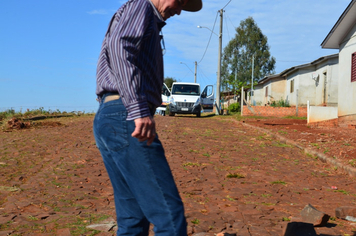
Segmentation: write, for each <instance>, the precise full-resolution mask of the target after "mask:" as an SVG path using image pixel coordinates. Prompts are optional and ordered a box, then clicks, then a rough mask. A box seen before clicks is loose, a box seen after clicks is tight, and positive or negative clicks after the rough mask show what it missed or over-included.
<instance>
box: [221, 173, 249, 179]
mask: <svg viewBox="0 0 356 236" xmlns="http://www.w3.org/2000/svg"><path fill="white" fill-rule="evenodd" d="M226 178H228V179H232V178H236V179H242V178H245V176H244V175H243V174H239V173H233V174H227V175H226Z"/></svg>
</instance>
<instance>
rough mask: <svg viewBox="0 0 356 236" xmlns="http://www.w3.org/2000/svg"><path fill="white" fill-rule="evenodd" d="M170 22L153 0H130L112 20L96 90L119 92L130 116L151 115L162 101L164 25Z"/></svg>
mask: <svg viewBox="0 0 356 236" xmlns="http://www.w3.org/2000/svg"><path fill="white" fill-rule="evenodd" d="M165 24H166V23H165V22H164V20H163V19H162V16H161V15H160V14H159V12H158V11H157V9H156V8H155V7H154V6H153V4H152V3H151V2H150V0H129V1H127V2H126V3H125V4H124V5H123V6H121V7H120V8H119V10H118V11H117V12H116V13H115V15H114V16H113V18H112V19H111V22H110V24H109V27H108V30H107V32H106V35H105V38H104V40H103V43H102V47H101V52H100V55H99V60H98V65H97V74H96V77H97V79H96V94H97V96H98V97H99V99H100V97H101V96H102V95H103V94H105V93H107V92H114V93H119V94H120V96H121V99H122V102H123V104H124V105H125V107H126V109H127V111H128V116H127V120H134V119H137V118H141V117H145V116H149V115H150V111H149V106H148V103H151V104H153V105H154V106H155V107H158V106H159V105H160V104H161V103H162V98H161V90H162V86H163V55H162V47H161V43H160V40H161V36H160V31H161V28H162V27H163V26H164V25H165Z"/></svg>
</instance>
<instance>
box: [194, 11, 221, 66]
mask: <svg viewBox="0 0 356 236" xmlns="http://www.w3.org/2000/svg"><path fill="white" fill-rule="evenodd" d="M217 19H218V13H216V17H215V22H214V26H213V29H212V30H211V34H210V38H209V41H208V44H207V45H206V48H205V52H204V54H203V56H202V58H201V59H200V61H199V62H198V64H199V63H200V62H202V60H203V59H204V56H205V54H206V51H207V50H208V47H209V44H210V41H211V36H213V33H214V28H215V24H216V20H217Z"/></svg>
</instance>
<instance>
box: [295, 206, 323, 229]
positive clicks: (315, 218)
mask: <svg viewBox="0 0 356 236" xmlns="http://www.w3.org/2000/svg"><path fill="white" fill-rule="evenodd" d="M300 214H301V217H302V219H303V222H306V223H311V224H313V225H314V226H325V225H326V224H327V222H328V220H329V219H330V216H329V215H328V214H326V213H324V212H321V211H319V210H317V209H316V208H315V207H313V206H312V205H310V204H308V205H306V206H305V207H304V209H303V210H302V211H301V213H300Z"/></svg>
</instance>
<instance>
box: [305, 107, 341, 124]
mask: <svg viewBox="0 0 356 236" xmlns="http://www.w3.org/2000/svg"><path fill="white" fill-rule="evenodd" d="M337 110H338V109H337V107H320V106H309V107H308V123H313V122H319V121H324V120H331V119H337Z"/></svg>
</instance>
